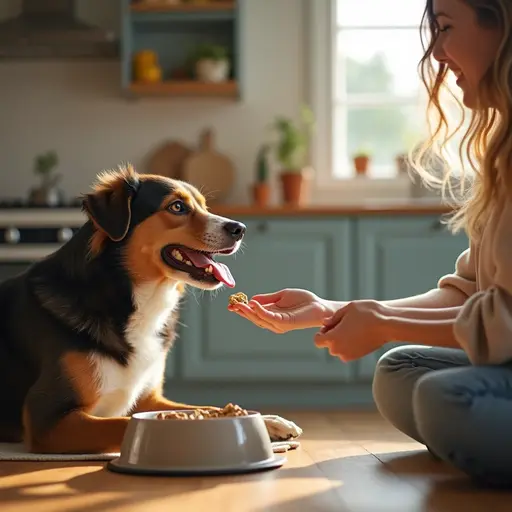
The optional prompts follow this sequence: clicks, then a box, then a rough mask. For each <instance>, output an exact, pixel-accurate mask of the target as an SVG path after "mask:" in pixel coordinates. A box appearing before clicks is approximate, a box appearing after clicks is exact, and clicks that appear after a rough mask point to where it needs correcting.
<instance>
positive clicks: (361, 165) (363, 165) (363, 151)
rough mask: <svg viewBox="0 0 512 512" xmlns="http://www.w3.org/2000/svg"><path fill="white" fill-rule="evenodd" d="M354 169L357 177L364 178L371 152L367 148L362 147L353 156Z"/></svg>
mask: <svg viewBox="0 0 512 512" xmlns="http://www.w3.org/2000/svg"><path fill="white" fill-rule="evenodd" d="M353 159H354V168H355V170H356V174H357V175H358V176H364V175H366V173H367V172H368V165H369V163H370V160H371V152H370V150H369V149H368V148H366V147H362V148H360V149H359V150H358V151H356V153H355V154H354V157H353Z"/></svg>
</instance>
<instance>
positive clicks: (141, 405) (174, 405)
mask: <svg viewBox="0 0 512 512" xmlns="http://www.w3.org/2000/svg"><path fill="white" fill-rule="evenodd" d="M179 409H187V410H190V409H206V410H210V411H218V410H220V408H219V407H214V406H211V405H205V406H203V405H189V404H182V403H179V402H173V401H172V400H168V399H167V398H165V397H164V396H163V395H162V394H161V393H160V392H159V391H158V390H156V389H153V390H151V391H150V392H149V393H146V394H144V395H143V396H141V397H140V398H139V400H138V401H137V403H136V404H135V407H134V409H133V411H132V412H133V413H136V412H149V411H176V410H179Z"/></svg>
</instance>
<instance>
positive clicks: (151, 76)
mask: <svg viewBox="0 0 512 512" xmlns="http://www.w3.org/2000/svg"><path fill="white" fill-rule="evenodd" d="M141 80H142V81H143V82H148V83H155V82H160V81H161V80H162V70H161V69H160V67H159V66H149V67H147V68H146V69H144V71H143V73H142V75H141Z"/></svg>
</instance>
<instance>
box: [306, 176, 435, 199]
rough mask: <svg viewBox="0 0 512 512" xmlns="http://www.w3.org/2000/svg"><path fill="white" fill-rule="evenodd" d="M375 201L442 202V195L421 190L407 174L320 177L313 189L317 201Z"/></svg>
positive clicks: (313, 197) (313, 195) (313, 196)
mask: <svg viewBox="0 0 512 512" xmlns="http://www.w3.org/2000/svg"><path fill="white" fill-rule="evenodd" d="M375 200H379V201H381V200H386V201H389V200H397V201H404V200H407V201H411V200H418V201H421V202H429V203H434V204H435V203H440V204H441V203H442V198H441V197H440V196H439V195H438V194H436V193H433V192H431V191H429V190H425V189H423V190H421V189H420V187H418V186H417V185H415V184H414V183H413V182H412V181H411V179H410V178H409V176H407V175H405V176H397V177H396V178H386V179H385V178H381V179H379V178H370V177H365V176H361V177H355V178H349V179H335V178H330V177H328V178H327V177H325V176H323V177H322V176H318V177H317V179H316V181H315V184H314V186H313V190H312V201H313V202H314V203H315V204H328V203H330V204H332V203H344V204H347V203H348V204H349V203H352V202H354V203H355V202H361V201H375Z"/></svg>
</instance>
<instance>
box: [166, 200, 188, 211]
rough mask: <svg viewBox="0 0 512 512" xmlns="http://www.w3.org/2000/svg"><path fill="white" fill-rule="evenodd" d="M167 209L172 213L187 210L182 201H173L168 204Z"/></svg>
mask: <svg viewBox="0 0 512 512" xmlns="http://www.w3.org/2000/svg"><path fill="white" fill-rule="evenodd" d="M169 210H170V211H171V212H172V213H186V212H187V206H186V205H185V203H184V202H183V201H180V200H178V201H174V202H173V203H171V204H170V205H169Z"/></svg>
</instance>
